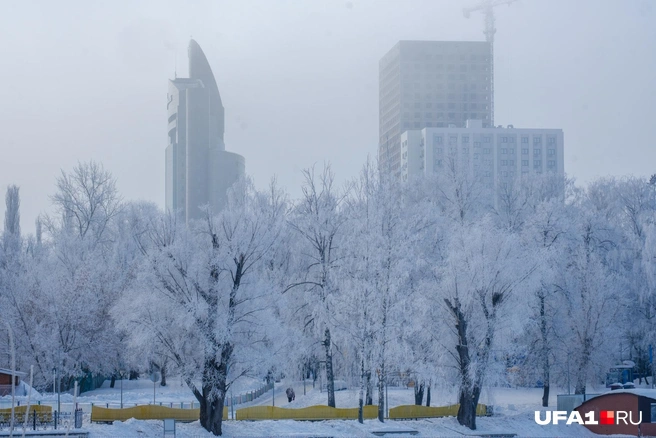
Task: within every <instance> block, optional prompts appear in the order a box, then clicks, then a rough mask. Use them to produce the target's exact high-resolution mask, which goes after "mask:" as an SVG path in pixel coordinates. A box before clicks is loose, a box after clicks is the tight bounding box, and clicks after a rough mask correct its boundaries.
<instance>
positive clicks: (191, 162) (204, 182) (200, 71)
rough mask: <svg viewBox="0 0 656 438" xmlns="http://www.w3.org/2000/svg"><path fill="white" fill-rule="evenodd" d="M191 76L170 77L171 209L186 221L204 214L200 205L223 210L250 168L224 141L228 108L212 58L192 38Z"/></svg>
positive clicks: (168, 172) (168, 192)
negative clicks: (229, 192)
mask: <svg viewBox="0 0 656 438" xmlns="http://www.w3.org/2000/svg"><path fill="white" fill-rule="evenodd" d="M188 52H189V77H188V78H177V77H176V78H175V79H171V80H169V92H168V101H167V108H168V115H169V121H168V146H167V147H166V208H167V210H171V211H178V212H181V213H182V215H183V217H184V218H185V221H186V222H187V223H188V222H189V221H190V220H191V219H198V218H200V217H202V214H203V213H202V210H201V208H200V207H202V206H204V205H209V206H210V208H211V209H212V211H214V212H218V211H219V210H221V209H222V208H223V206H224V205H225V203H226V191H227V190H228V188H230V186H231V185H232V184H234V183H235V181H237V180H238V179H239V178H240V177H241V176H243V175H244V172H245V160H244V157H242V156H241V155H238V154H235V153H232V152H227V151H226V150H225V144H224V142H223V132H224V123H225V122H224V120H225V117H224V109H223V104H222V103H221V95H220V94H219V88H218V87H217V85H216V81H215V80H214V75H213V74H212V69H211V67H210V64H209V63H208V62H207V58H206V57H205V54H204V53H203V50H202V49H201V48H200V46H199V45H198V43H197V42H196V41H194V40H191V41H190V42H189V50H188Z"/></svg>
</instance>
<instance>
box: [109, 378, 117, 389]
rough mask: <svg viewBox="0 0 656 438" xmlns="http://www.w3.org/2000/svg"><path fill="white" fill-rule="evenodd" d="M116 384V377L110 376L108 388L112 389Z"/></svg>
mask: <svg viewBox="0 0 656 438" xmlns="http://www.w3.org/2000/svg"><path fill="white" fill-rule="evenodd" d="M115 383H116V375H112V380H110V381H109V387H110V388H113V387H114V384H115Z"/></svg>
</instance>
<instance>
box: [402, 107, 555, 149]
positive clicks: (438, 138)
mask: <svg viewBox="0 0 656 438" xmlns="http://www.w3.org/2000/svg"><path fill="white" fill-rule="evenodd" d="M405 114H408V113H405ZM426 114H427V115H428V114H431V113H426ZM420 115H421V113H415V118H416V117H419V116H420ZM482 139H483V142H484V143H490V142H491V141H492V136H490V135H484V136H483V137H482ZM521 139H522V144H528V143H529V137H528V136H522V137H521ZM442 142H443V137H442V135H439V134H435V135H434V136H433V143H434V144H442ZM457 142H458V136H457V135H452V136H449V143H450V144H455V143H457ZM499 142H500V143H515V137H506V136H502V137H500V138H499ZM461 143H469V135H463V136H462V138H461ZM541 144H542V136H540V135H534V136H533V145H541ZM555 144H556V137H553V136H549V137H547V145H552V146H553V145H555ZM537 150H539V149H535V151H537ZM502 151H506V152H502V153H504V154H505V153H507V152H508V149H502ZM510 151H511V152H510V153H511V154H512V153H515V152H514V151H515V149H514V148H510ZM524 151H526V153H527V154H528V149H522V153H524ZM554 152H555V150H554ZM538 153H539V152H538Z"/></svg>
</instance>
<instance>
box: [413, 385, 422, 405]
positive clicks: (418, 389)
mask: <svg viewBox="0 0 656 438" xmlns="http://www.w3.org/2000/svg"><path fill="white" fill-rule="evenodd" d="M422 404H424V382H421V383H419V382H417V381H416V382H415V405H417V406H421V405H422Z"/></svg>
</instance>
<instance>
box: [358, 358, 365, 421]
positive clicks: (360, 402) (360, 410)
mask: <svg viewBox="0 0 656 438" xmlns="http://www.w3.org/2000/svg"><path fill="white" fill-rule="evenodd" d="M365 381H366V377H365V372H364V356H363V357H362V359H360V396H359V397H358V422H360V424H362V423H364V391H365V386H366V384H365Z"/></svg>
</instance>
